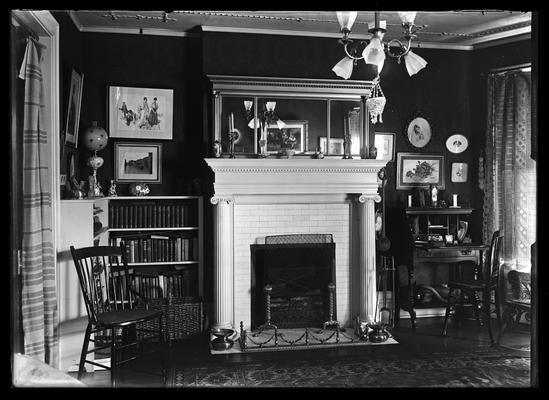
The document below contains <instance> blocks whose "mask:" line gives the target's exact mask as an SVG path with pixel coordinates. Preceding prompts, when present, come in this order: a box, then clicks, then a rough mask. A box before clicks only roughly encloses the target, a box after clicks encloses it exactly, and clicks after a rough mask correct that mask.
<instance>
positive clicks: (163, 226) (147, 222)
mask: <svg viewBox="0 0 549 400" xmlns="http://www.w3.org/2000/svg"><path fill="white" fill-rule="evenodd" d="M202 212H203V204H202V197H201V196H146V197H133V196H131V197H129V196H124V197H110V198H109V205H108V218H109V224H108V226H109V229H108V232H109V244H110V245H111V246H120V244H121V243H123V244H124V247H125V249H126V259H127V261H128V265H129V266H130V267H135V268H139V271H141V272H143V273H145V272H147V273H154V274H158V276H159V278H160V281H161V282H167V279H168V277H169V278H170V279H172V278H173V279H176V280H177V282H178V286H179V287H185V288H187V289H188V290H186V292H188V293H189V294H187V295H198V296H202V295H203V266H202V265H203V262H202V259H203V254H202V253H203V243H202V237H203V229H202V226H203V220H202V215H203V214H202ZM189 288H195V289H196V290H195V289H189Z"/></svg>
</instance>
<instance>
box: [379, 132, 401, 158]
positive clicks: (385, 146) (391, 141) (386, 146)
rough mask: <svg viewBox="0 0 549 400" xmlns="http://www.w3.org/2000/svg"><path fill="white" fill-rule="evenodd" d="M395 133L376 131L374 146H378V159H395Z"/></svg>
mask: <svg viewBox="0 0 549 400" xmlns="http://www.w3.org/2000/svg"><path fill="white" fill-rule="evenodd" d="M395 136H396V135H395V134H394V133H386V132H376V135H375V143H374V146H376V148H377V157H376V160H387V161H394V160H395Z"/></svg>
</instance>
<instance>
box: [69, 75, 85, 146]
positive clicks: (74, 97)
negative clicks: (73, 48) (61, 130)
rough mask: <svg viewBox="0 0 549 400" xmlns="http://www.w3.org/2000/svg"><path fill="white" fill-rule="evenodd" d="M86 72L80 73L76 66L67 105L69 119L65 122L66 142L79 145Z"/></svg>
mask: <svg viewBox="0 0 549 400" xmlns="http://www.w3.org/2000/svg"><path fill="white" fill-rule="evenodd" d="M83 85H84V74H79V73H78V72H77V71H76V70H75V69H74V68H73V69H72V74H71V85H70V91H69V102H68V105H67V121H66V123H65V144H68V145H71V146H74V147H75V148H77V147H78V126H79V125H80V105H81V103H82V87H83Z"/></svg>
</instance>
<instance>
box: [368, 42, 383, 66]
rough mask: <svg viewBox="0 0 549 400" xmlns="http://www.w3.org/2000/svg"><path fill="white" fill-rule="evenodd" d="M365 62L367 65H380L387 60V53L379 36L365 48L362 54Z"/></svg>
mask: <svg viewBox="0 0 549 400" xmlns="http://www.w3.org/2000/svg"><path fill="white" fill-rule="evenodd" d="M362 56H363V57H364V62H365V63H366V64H374V65H379V64H380V63H382V62H383V61H384V60H385V51H384V50H383V43H382V42H381V39H380V38H379V37H378V36H374V37H373V38H372V39H371V40H370V43H369V44H368V46H366V47H365V48H364V51H363V52H362Z"/></svg>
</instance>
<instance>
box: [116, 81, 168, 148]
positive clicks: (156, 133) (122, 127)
mask: <svg viewBox="0 0 549 400" xmlns="http://www.w3.org/2000/svg"><path fill="white" fill-rule="evenodd" d="M108 96H109V98H108V102H107V104H108V113H107V114H108V116H109V136H110V137H113V138H131V139H155V140H158V139H173V89H154V88H140V87H125V86H109V90H108Z"/></svg>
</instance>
